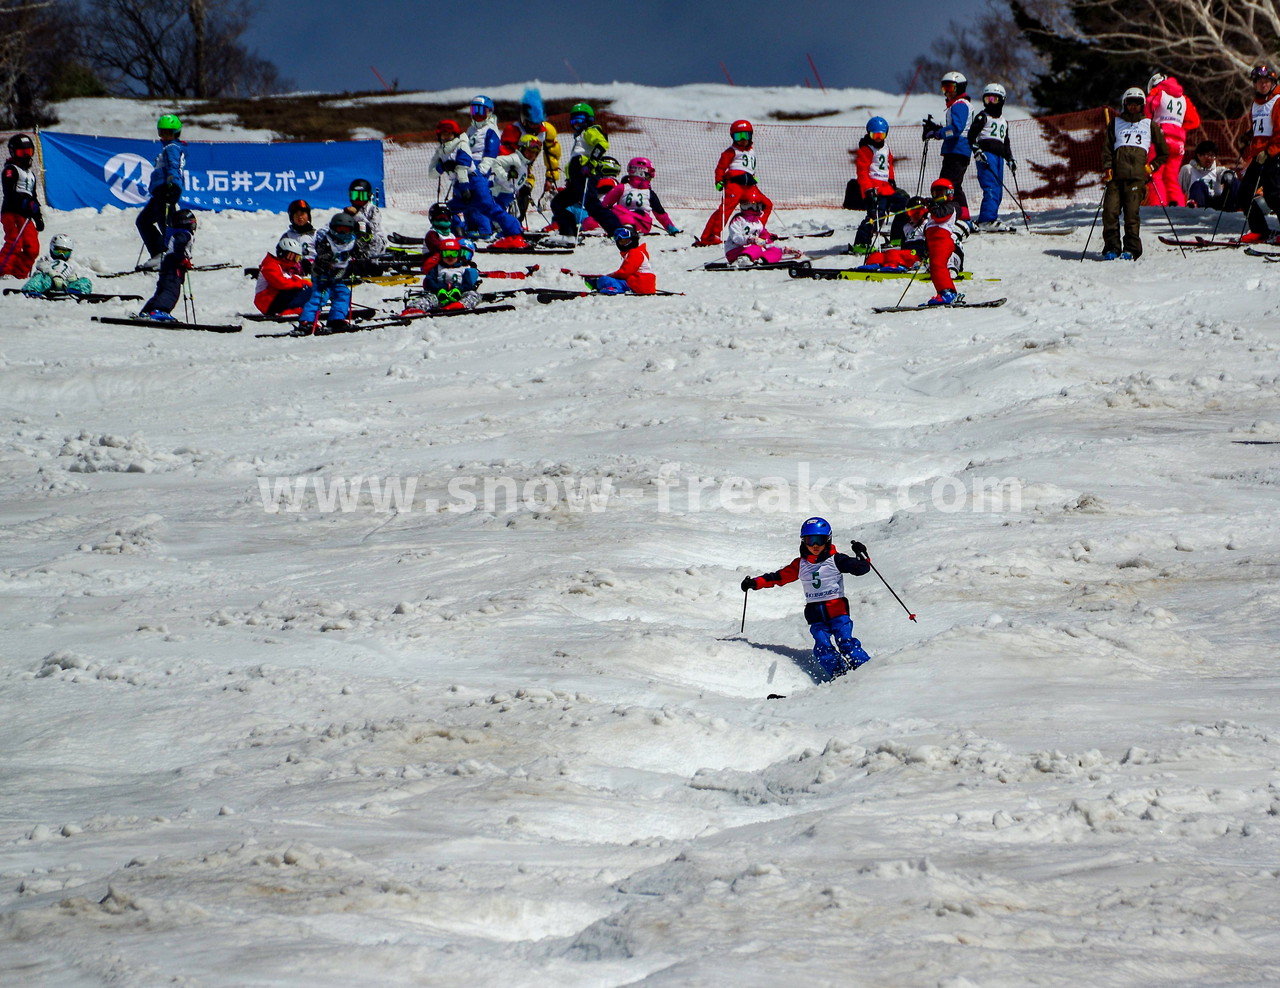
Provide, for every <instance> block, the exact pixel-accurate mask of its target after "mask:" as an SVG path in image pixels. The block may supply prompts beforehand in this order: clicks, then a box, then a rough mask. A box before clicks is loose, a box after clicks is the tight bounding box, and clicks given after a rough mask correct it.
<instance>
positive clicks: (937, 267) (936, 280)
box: [924, 226, 956, 292]
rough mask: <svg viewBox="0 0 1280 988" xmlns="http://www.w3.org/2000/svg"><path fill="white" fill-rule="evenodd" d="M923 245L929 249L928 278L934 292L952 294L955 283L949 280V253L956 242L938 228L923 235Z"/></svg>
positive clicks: (931, 229) (931, 228) (935, 227)
mask: <svg viewBox="0 0 1280 988" xmlns="http://www.w3.org/2000/svg"><path fill="white" fill-rule="evenodd" d="M924 242H925V245H926V246H927V247H928V248H929V277H930V278H931V279H932V280H933V290H934V291H935V292H954V291H955V290H956V283H955V282H954V281H952V280H951V268H950V267H949V264H950V261H951V251H952V248H954V247H955V244H956V242H955V241H954V240H952V239H951V234H949V233H948V232H947V231H946V230H944V229H942V227H940V226H934V227H930V228H929V229H928V230H926V231H925V234H924Z"/></svg>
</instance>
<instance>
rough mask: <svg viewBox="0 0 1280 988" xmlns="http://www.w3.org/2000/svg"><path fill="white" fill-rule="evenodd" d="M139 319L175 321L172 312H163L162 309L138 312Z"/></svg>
mask: <svg viewBox="0 0 1280 988" xmlns="http://www.w3.org/2000/svg"><path fill="white" fill-rule="evenodd" d="M138 318H139V319H150V320H151V321H152V322H177V321H178V320H177V319H175V318H174V317H173V313H172V312H165V311H164V309H152V310H151V311H150V312H139V313H138Z"/></svg>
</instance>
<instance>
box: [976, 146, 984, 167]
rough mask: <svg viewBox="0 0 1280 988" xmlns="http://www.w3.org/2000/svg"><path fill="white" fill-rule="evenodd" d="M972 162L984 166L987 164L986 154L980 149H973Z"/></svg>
mask: <svg viewBox="0 0 1280 988" xmlns="http://www.w3.org/2000/svg"><path fill="white" fill-rule="evenodd" d="M973 160H974V161H980V162H982V164H984V165H985V164H986V163H987V152H986V151H984V150H982V148H974V149H973Z"/></svg>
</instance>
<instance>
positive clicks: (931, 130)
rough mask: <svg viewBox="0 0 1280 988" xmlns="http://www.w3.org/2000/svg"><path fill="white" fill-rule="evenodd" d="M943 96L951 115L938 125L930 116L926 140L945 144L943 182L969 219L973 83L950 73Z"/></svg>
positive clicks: (927, 123) (943, 148)
mask: <svg viewBox="0 0 1280 988" xmlns="http://www.w3.org/2000/svg"><path fill="white" fill-rule="evenodd" d="M941 86H942V96H943V98H944V99H945V100H946V101H947V112H946V114H945V116H944V117H943V118H942V123H940V124H939V123H935V122H934V119H933V115H932V114H930V116H929V117H928V119H926V120H925V122H924V139H925V140H926V141H934V140H937V141H941V142H942V169H941V171H940V172H939V173H938V177H939V178H945V179H947V180H949V181H950V182H951V186H952V188H954V189H955V190H956V206H957V207H958V208H959V210H960V218H961V219H962V220H967V219H968V218H969V200H968V199H967V198H966V197H965V194H964V173H965V172H967V171H968V170H969V159H970V158H971V157H972V156H973V149H972V148H971V147H970V146H969V118H970V117H971V116H972V115H973V107H972V106H971V105H970V103H969V94H968V92H967V90H968V88H969V80H968V79H966V78H965V77H964V76H963V75H962V74H961V73H959V72H948V73H946V74H945V75H944V76H943V77H942V83H941Z"/></svg>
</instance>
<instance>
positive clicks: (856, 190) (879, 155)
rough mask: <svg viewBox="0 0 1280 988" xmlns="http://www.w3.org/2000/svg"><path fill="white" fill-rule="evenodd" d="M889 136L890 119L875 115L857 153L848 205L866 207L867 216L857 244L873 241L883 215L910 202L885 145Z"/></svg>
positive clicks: (847, 207) (847, 188) (849, 188)
mask: <svg viewBox="0 0 1280 988" xmlns="http://www.w3.org/2000/svg"><path fill="white" fill-rule="evenodd" d="M888 137H889V121H887V120H886V119H885V118H884V117H872V118H871V119H870V120H868V121H867V132H866V134H865V135H863V137H862V140H860V141H858V152H857V154H856V155H855V156H854V177H853V178H851V179H850V180H849V184H848V185H847V186H846V187H845V193H844V208H845V209H865V210H866V211H867V218H866V219H865V220H863V221H862V223H861V224H859V226H858V232H857V234H856V235H855V236H854V238H853V242H854V243H855V244H869V243H871V242H872V240H873V239H874V237H875V231H876V229H877V228H878V226H879V223H880V218H881V217H883V216H887V215H889V214H890V213H896V212H897V211H898V210H900V209H902V207H903V206H905V205H906V204H907V194H906V193H905V192H903V191H902V190H901V189H900V188H898V185H897V183H896V182H895V181H894V174H893V153H892V152H891V151H890V150H889V148H888V147H887V146H886V145H885V141H886V140H887V139H888Z"/></svg>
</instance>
